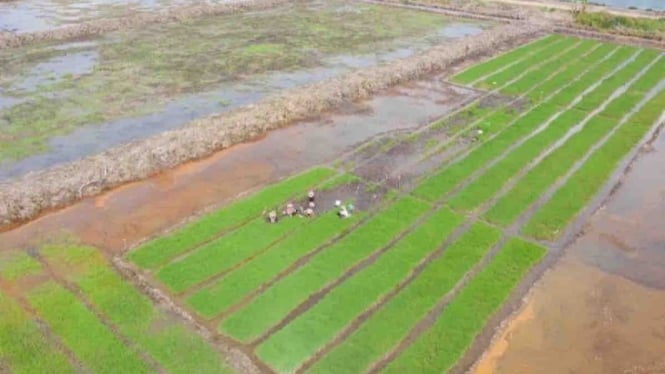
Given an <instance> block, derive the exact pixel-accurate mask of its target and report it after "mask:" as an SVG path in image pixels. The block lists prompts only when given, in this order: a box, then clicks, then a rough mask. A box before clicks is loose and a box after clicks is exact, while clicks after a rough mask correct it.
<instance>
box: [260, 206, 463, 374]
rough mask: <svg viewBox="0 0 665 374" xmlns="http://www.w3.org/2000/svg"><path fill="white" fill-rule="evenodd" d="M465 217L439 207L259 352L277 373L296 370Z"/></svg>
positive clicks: (400, 277) (386, 290)
mask: <svg viewBox="0 0 665 374" xmlns="http://www.w3.org/2000/svg"><path fill="white" fill-rule="evenodd" d="M462 221H463V219H462V217H460V216H457V215H455V214H453V213H452V212H451V211H450V210H448V209H445V208H444V209H441V210H439V211H437V212H436V213H434V215H432V216H431V217H430V218H428V219H427V220H426V221H425V222H424V223H423V224H422V225H420V226H418V228H417V229H415V230H414V231H412V232H411V233H409V234H408V235H407V236H405V237H404V238H403V239H402V240H400V241H399V242H397V243H396V244H395V245H394V246H393V247H392V248H391V249H390V250H389V251H388V252H387V253H386V254H384V255H383V256H381V257H380V258H379V259H378V260H377V261H376V262H375V263H373V264H372V265H370V266H369V267H367V268H365V269H364V270H363V271H361V272H360V273H358V274H356V275H354V276H353V277H352V278H350V279H348V280H346V281H345V282H344V283H342V284H341V285H340V286H339V287H337V288H335V289H334V290H332V291H331V292H330V294H328V295H327V296H326V297H325V298H324V299H323V300H321V301H320V302H319V303H317V304H316V305H315V306H314V307H312V308H311V309H309V310H308V311H307V312H306V313H304V314H301V315H300V316H299V317H298V318H297V319H295V320H294V321H293V322H291V323H290V324H289V325H287V326H286V327H284V328H283V329H281V330H279V331H278V332H277V333H275V334H274V335H273V336H271V337H270V339H268V340H267V341H265V342H264V343H263V344H261V345H260V346H259V347H258V348H257V354H258V356H259V357H260V358H261V359H262V360H264V361H265V362H266V363H268V365H270V366H271V367H272V368H273V369H274V370H275V371H277V372H278V373H286V372H293V371H294V370H295V369H297V368H298V367H299V366H300V365H302V364H303V363H304V362H305V360H307V358H308V357H310V356H311V355H313V354H314V353H316V351H317V350H318V349H320V348H321V347H323V346H324V345H325V343H326V342H328V341H329V340H331V339H332V338H334V337H335V336H336V335H337V334H339V332H340V330H341V329H343V328H344V326H346V325H348V324H349V323H350V322H351V321H352V320H353V319H354V318H355V317H356V316H358V315H359V314H360V313H362V312H363V310H365V309H366V308H368V307H369V306H370V305H372V304H373V303H375V302H376V301H377V300H379V299H380V298H381V297H382V296H383V295H385V294H386V293H388V292H389V291H391V290H392V289H393V288H394V287H395V286H396V285H397V284H398V283H399V282H400V280H401V279H403V278H404V277H406V276H407V275H408V274H409V273H410V272H411V271H412V270H413V268H414V267H415V266H416V265H417V264H418V263H419V262H420V261H421V260H422V259H423V258H424V257H425V256H427V255H428V254H429V253H431V252H433V251H435V250H436V249H437V248H439V246H440V245H441V244H443V242H444V241H445V239H446V238H447V237H448V236H449V235H450V234H451V233H452V232H453V230H454V229H455V228H456V227H457V226H458V225H459V224H461V223H462Z"/></svg>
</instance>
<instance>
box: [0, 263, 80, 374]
mask: <svg viewBox="0 0 665 374" xmlns="http://www.w3.org/2000/svg"><path fill="white" fill-rule="evenodd" d="M3 276H4V274H3ZM0 357H1V358H2V359H3V361H4V362H6V363H7V365H8V366H9V369H10V370H11V372H12V373H14V374H24V373H25V374H33V373H74V372H75V370H74V368H73V367H72V366H71V365H70V363H69V361H68V359H67V357H66V356H65V355H64V354H62V353H61V352H59V351H58V350H57V348H56V347H54V346H53V345H52V344H51V343H49V341H48V340H47V338H46V336H45V335H44V334H42V332H41V331H40V330H39V327H37V324H35V322H34V321H33V320H32V318H31V317H30V316H29V315H28V314H27V313H26V312H25V311H24V310H23V309H22V308H21V306H20V305H19V304H18V303H16V302H15V301H14V300H12V299H11V298H10V297H9V296H7V295H4V294H2V293H0Z"/></svg>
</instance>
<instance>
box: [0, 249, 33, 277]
mask: <svg viewBox="0 0 665 374" xmlns="http://www.w3.org/2000/svg"><path fill="white" fill-rule="evenodd" d="M41 272H42V265H41V264H40V263H39V261H37V260H35V259H34V258H32V257H30V255H29V254H28V253H27V252H25V251H18V250H11V251H2V252H0V274H1V275H2V278H4V279H6V280H9V281H14V280H16V279H18V278H21V277H26V276H29V275H36V274H39V273H41Z"/></svg>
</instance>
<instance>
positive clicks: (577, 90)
mask: <svg viewBox="0 0 665 374" xmlns="http://www.w3.org/2000/svg"><path fill="white" fill-rule="evenodd" d="M634 53H635V50H633V49H631V48H627V47H620V48H619V49H618V50H617V52H616V53H615V54H614V55H612V56H610V57H609V58H608V59H607V60H605V61H604V62H603V63H601V64H600V65H599V66H597V67H595V68H594V69H593V70H591V71H589V72H588V73H586V74H584V75H583V76H582V77H580V78H579V79H578V80H576V81H575V82H573V83H572V84H571V85H570V86H568V87H567V88H566V89H565V90H562V91H560V92H559V93H557V94H556V95H554V96H553V97H552V98H551V99H550V101H551V102H552V103H554V104H557V105H559V106H562V107H565V106H568V105H569V104H570V103H571V102H573V101H574V100H575V99H576V98H577V97H578V96H579V95H581V94H582V93H583V92H584V91H585V90H586V89H587V88H589V87H591V86H592V85H593V84H595V83H596V82H598V81H600V80H602V79H603V78H604V77H605V76H606V75H607V74H609V73H610V72H611V71H612V70H614V69H616V68H617V67H618V66H620V65H621V64H622V63H623V62H624V61H626V60H627V59H628V58H630V57H631V56H632V55H633V54H634Z"/></svg>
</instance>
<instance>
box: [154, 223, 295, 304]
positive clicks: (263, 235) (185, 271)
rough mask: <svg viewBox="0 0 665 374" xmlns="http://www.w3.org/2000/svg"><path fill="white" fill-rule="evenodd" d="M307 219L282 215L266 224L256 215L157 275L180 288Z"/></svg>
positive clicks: (220, 269) (230, 264)
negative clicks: (284, 217) (276, 222)
mask: <svg viewBox="0 0 665 374" xmlns="http://www.w3.org/2000/svg"><path fill="white" fill-rule="evenodd" d="M307 222H308V220H305V219H303V218H298V217H296V218H293V219H283V220H281V221H280V222H279V224H278V225H269V224H267V223H266V222H265V219H264V218H263V217H260V218H256V219H254V220H253V221H251V222H249V223H248V224H246V225H244V226H242V227H240V228H238V229H237V230H235V231H233V232H231V233H230V234H227V235H224V236H222V237H221V238H219V239H216V240H215V241H213V242H210V243H208V244H206V245H204V246H203V247H200V248H198V249H196V251H194V252H192V253H189V254H188V255H187V256H186V257H184V258H182V259H179V260H177V261H174V262H171V263H169V264H168V265H166V266H164V267H163V268H161V269H160V270H159V271H158V272H157V279H159V280H160V281H161V282H162V283H164V284H165V285H166V286H167V287H168V288H169V289H171V290H173V291H175V292H180V291H184V290H186V289H188V288H190V287H192V286H194V285H196V284H198V283H201V282H203V281H204V280H206V279H208V278H210V277H212V276H214V275H215V274H219V273H221V272H223V271H224V270H227V269H229V268H231V267H233V266H234V265H236V264H238V263H240V262H241V261H242V260H244V259H245V258H247V257H249V256H251V255H252V254H254V253H257V252H260V251H261V250H264V249H265V248H268V247H270V246H271V245H272V244H274V243H275V242H277V241H279V240H280V239H281V238H283V237H285V236H287V235H288V234H289V233H291V232H293V231H294V230H295V229H297V228H298V227H301V226H304V225H305V224H306V223H307Z"/></svg>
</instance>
